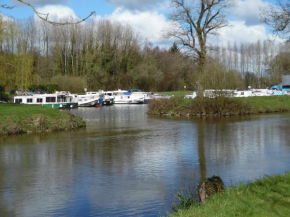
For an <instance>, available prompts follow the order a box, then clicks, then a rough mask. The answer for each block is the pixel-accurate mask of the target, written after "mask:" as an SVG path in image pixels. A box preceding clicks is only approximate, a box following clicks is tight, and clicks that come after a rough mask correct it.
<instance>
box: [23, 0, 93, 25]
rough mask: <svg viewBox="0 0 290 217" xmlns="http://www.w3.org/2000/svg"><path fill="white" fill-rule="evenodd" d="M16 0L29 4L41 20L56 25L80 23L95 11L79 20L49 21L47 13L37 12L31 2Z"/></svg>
mask: <svg viewBox="0 0 290 217" xmlns="http://www.w3.org/2000/svg"><path fill="white" fill-rule="evenodd" d="M17 1H19V2H21V3H22V4H25V5H27V6H29V7H30V8H32V10H33V11H34V13H35V14H36V15H37V16H38V17H39V18H40V19H41V20H43V21H45V22H47V23H50V24H52V25H56V26H61V25H74V24H79V23H81V22H84V21H86V20H87V19H88V18H89V17H91V16H92V15H94V14H95V13H96V12H95V11H92V12H91V13H90V14H89V15H88V16H87V17H86V18H84V19H81V20H79V21H77V22H63V23H62V22H54V21H51V20H49V19H48V16H49V13H47V14H42V13H40V12H38V11H37V10H36V9H35V7H34V6H33V5H32V4H29V3H27V2H25V1H24V0H17ZM43 16H45V17H43Z"/></svg>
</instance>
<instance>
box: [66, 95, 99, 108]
mask: <svg viewBox="0 0 290 217" xmlns="http://www.w3.org/2000/svg"><path fill="white" fill-rule="evenodd" d="M71 96H72V97H73V101H74V102H77V103H78V106H79V107H94V106H97V105H98V104H99V101H100V98H101V96H100V94H99V93H98V92H86V94H85V95H78V94H71Z"/></svg>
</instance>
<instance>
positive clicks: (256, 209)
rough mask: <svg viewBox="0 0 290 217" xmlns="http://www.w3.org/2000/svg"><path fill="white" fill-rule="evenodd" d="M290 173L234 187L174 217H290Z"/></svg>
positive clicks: (179, 212) (180, 211)
mask: <svg viewBox="0 0 290 217" xmlns="http://www.w3.org/2000/svg"><path fill="white" fill-rule="evenodd" d="M289 213H290V172H287V173H285V174H283V175H278V176H273V177H266V178H264V179H261V180H258V181H255V182H253V183H249V184H241V185H239V186H238V187H231V188H229V189H228V190H226V191H225V192H224V193H222V194H217V195H215V196H213V197H212V198H210V199H209V200H208V201H207V202H206V204H205V205H195V206H192V207H190V208H189V209H188V210H179V211H178V212H177V213H175V214H174V215H173V216H182V217H189V216H191V217H194V216H198V217H203V216H204V217H211V216H212V217H213V216H214V217H228V216H257V217H258V216H259V217H262V216H267V217H271V216H273V217H274V216H289Z"/></svg>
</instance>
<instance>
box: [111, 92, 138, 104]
mask: <svg viewBox="0 0 290 217" xmlns="http://www.w3.org/2000/svg"><path fill="white" fill-rule="evenodd" d="M113 94H114V97H115V104H143V103H144V96H139V95H136V94H131V93H130V92H128V91H126V90H117V91H113Z"/></svg>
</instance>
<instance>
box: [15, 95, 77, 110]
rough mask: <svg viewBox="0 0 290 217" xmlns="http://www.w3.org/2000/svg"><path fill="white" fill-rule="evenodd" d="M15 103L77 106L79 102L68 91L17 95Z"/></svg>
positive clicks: (64, 106) (61, 106)
mask: <svg viewBox="0 0 290 217" xmlns="http://www.w3.org/2000/svg"><path fill="white" fill-rule="evenodd" d="M14 103H22V104H31V105H42V106H45V107H50V108H77V107H78V104H77V103H76V102H74V101H73V97H72V96H70V95H69V94H68V93H67V92H56V93H53V94H31V95H23V96H15V97H14Z"/></svg>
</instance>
